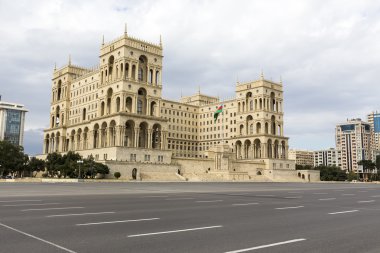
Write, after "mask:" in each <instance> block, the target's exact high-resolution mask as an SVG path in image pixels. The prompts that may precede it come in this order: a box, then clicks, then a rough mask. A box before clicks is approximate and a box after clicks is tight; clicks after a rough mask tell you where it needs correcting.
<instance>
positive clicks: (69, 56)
mask: <svg viewBox="0 0 380 253" xmlns="http://www.w3.org/2000/svg"><path fill="white" fill-rule="evenodd" d="M70 65H71V54H69V66H70Z"/></svg>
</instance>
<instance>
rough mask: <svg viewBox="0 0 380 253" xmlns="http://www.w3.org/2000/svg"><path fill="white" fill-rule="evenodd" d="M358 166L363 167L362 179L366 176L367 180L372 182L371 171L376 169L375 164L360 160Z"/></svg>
mask: <svg viewBox="0 0 380 253" xmlns="http://www.w3.org/2000/svg"><path fill="white" fill-rule="evenodd" d="M358 165H362V166H363V177H364V175H365V174H367V180H372V175H373V170H374V169H375V168H376V164H375V163H374V162H372V161H371V160H361V161H359V162H358Z"/></svg>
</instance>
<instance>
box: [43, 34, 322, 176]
mask: <svg viewBox="0 0 380 253" xmlns="http://www.w3.org/2000/svg"><path fill="white" fill-rule="evenodd" d="M162 58H163V47H162V43H161V40H160V43H159V44H154V43H148V42H146V41H143V40H139V39H136V38H133V37H131V36H129V35H128V34H127V33H126V32H125V34H124V35H123V36H121V37H119V38H118V39H116V40H113V41H112V42H110V43H103V44H102V45H101V49H100V57H99V59H100V65H99V66H98V67H96V68H94V69H87V68H84V67H79V66H75V65H73V64H71V59H70V60H69V62H68V64H67V65H66V66H64V67H62V68H60V69H54V72H53V79H52V98H51V107H50V117H49V118H50V124H49V127H48V128H47V129H45V131H44V132H45V133H44V145H43V152H44V154H45V156H46V155H47V154H48V153H52V152H60V153H64V152H68V151H75V152H79V153H80V154H81V155H82V156H84V157H87V156H90V155H92V156H93V157H94V158H95V159H96V160H99V161H102V162H104V163H107V164H108V165H109V166H110V167H111V171H112V170H113V169H116V168H117V169H118V170H125V171H128V172H127V173H128V174H129V173H132V175H135V174H136V170H137V169H139V171H141V173H148V172H149V173H153V171H156V172H157V171H162V170H163V171H171V170H172V169H175V171H177V169H178V170H179V169H181V173H183V174H184V173H187V175H188V176H189V177H197V175H199V174H202V173H203V174H205V173H206V172H209V171H211V172H212V171H214V172H215V173H216V172H218V173H219V172H223V173H227V172H228V173H230V176H231V175H232V174H233V173H235V174H238V173H241V174H239V175H238V176H239V178H244V177H246V176H248V174H249V175H250V178H253V177H254V176H257V175H264V174H265V175H268V176H270V177H272V178H273V177H276V175H278V176H279V177H280V175H281V177H284V175H287V176H288V177H289V178H292V177H293V176H296V174H295V166H294V162H293V161H291V160H288V159H287V158H288V155H287V154H288V137H285V136H284V129H283V128H284V126H283V124H284V123H283V114H284V113H283V86H282V82H278V83H276V82H273V81H269V80H266V79H264V76H263V74H262V75H261V77H260V79H259V80H256V81H251V82H244V83H240V82H238V83H237V84H236V86H235V97H234V98H233V99H229V100H223V101H221V100H219V98H218V97H214V96H208V95H204V94H201V93H200V91H198V92H197V93H196V94H195V95H192V96H187V97H182V98H181V100H180V101H173V100H168V99H164V98H162V95H161V94H162V87H163V84H162V78H161V76H162V68H163V66H162ZM220 105H223V113H222V115H220V116H219V118H218V119H217V120H216V121H215V120H214V112H215V111H216V109H217V108H218V107H219V106H220ZM111 161H112V162H111ZM163 165H165V166H163ZM160 166H161V167H160ZM277 170H281V172H278V173H277ZM184 171H186V172H184ZM133 173H135V174H133ZM247 173H248V174H247ZM252 173H253V174H252ZM281 173H282V174H281ZM287 173H288V174H287ZM310 173H313V172H310ZM122 174H123V173H122ZM208 175H210V173H208ZM238 176H236V177H238ZM233 177H234V178H235V176H233ZM296 177H297V176H296ZM246 178H247V177H246ZM303 178H308V180H319V178H318V176H316V175H311V174H308V175H306V174H305V175H304V176H303Z"/></svg>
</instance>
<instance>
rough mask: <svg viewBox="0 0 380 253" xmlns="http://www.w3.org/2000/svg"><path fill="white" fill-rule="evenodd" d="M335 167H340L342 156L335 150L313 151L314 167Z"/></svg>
mask: <svg viewBox="0 0 380 253" xmlns="http://www.w3.org/2000/svg"><path fill="white" fill-rule="evenodd" d="M318 166H336V167H340V168H341V167H342V154H341V151H340V150H337V149H335V148H330V149H324V150H317V151H314V167H318Z"/></svg>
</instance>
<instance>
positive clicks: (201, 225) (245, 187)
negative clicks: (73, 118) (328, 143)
mask: <svg viewBox="0 0 380 253" xmlns="http://www.w3.org/2000/svg"><path fill="white" fill-rule="evenodd" d="M379 215H380V185H375V184H322V183H321V184H302V183H300V184H297V183H76V184H75V183H72V184H39V183H30V184H28V183H1V184H0V252H4V253H11V252H17V253H20V252H21V253H22V252H28V253H29V252H38V253H42V252H49V253H50V252H72V253H73V252H78V253H79V252H92V253H93V252H107V253H113V252H146V253H154V252H165V253H167V252H181V253H182V252H207V253H212V252H220V253H223V252H235V253H238V252H271V253H272V252H275V253H276V252H292V253H297V252H302V253H305V252H342V253H343V252H344V253H349V252H355V253H356V252H373V253H375V252H376V253H378V252H380V239H379V231H380V226H379V225H380V219H379Z"/></svg>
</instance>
